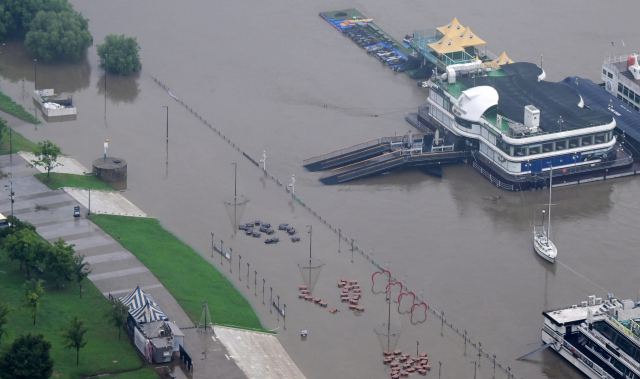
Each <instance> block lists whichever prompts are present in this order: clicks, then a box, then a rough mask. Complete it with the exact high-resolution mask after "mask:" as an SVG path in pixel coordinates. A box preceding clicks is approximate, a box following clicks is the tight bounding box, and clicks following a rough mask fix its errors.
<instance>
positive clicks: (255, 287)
mask: <svg viewBox="0 0 640 379" xmlns="http://www.w3.org/2000/svg"><path fill="white" fill-rule="evenodd" d="M253 295H254V296H255V297H258V271H257V270H256V271H254V272H253Z"/></svg>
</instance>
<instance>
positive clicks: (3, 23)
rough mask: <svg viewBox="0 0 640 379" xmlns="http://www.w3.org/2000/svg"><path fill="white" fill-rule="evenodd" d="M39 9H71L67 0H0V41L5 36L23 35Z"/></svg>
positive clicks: (61, 10)
mask: <svg viewBox="0 0 640 379" xmlns="http://www.w3.org/2000/svg"><path fill="white" fill-rule="evenodd" d="M40 11H44V12H56V13H58V12H63V11H73V6H72V5H71V4H69V2H68V1H67V0H2V1H0V41H3V40H4V38H5V36H6V37H8V36H18V37H24V36H25V34H27V31H28V29H29V24H30V23H31V21H32V20H33V19H34V18H35V17H36V14H37V13H38V12H40Z"/></svg>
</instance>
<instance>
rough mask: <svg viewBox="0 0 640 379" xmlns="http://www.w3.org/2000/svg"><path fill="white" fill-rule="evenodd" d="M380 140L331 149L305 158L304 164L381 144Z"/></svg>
mask: <svg viewBox="0 0 640 379" xmlns="http://www.w3.org/2000/svg"><path fill="white" fill-rule="evenodd" d="M383 138H384V137H383ZM380 140H381V138H376V139H372V140H369V141H366V142H362V143H359V144H357V145H353V146H349V147H345V148H344V149H340V150H335V151H331V152H329V153H325V154H322V155H317V156H315V157H311V158H308V159H305V160H304V161H303V166H306V165H309V164H312V163H316V162H318V161H322V160H325V159H329V158H333V157H336V156H338V155H342V154H346V153H350V152H353V151H356V150H360V149H364V148H366V147H370V146H375V145H379V144H380V143H381V141H380Z"/></svg>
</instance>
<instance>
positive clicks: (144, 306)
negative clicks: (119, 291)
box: [118, 286, 169, 323]
mask: <svg viewBox="0 0 640 379" xmlns="http://www.w3.org/2000/svg"><path fill="white" fill-rule="evenodd" d="M118 300H120V301H121V302H122V304H124V305H126V306H128V307H129V314H130V315H131V316H132V317H133V318H134V319H135V320H136V321H137V322H139V323H146V322H152V321H159V320H165V321H168V320H169V318H168V317H167V316H166V315H165V314H164V312H163V311H162V309H160V307H159V306H158V304H157V303H156V302H155V301H154V300H153V298H152V297H151V296H150V295H148V294H146V293H144V292H143V291H142V290H141V289H140V286H138V287H136V289H135V290H134V291H133V292H132V293H131V294H129V295H127V296H124V297H121V298H119V299H118Z"/></svg>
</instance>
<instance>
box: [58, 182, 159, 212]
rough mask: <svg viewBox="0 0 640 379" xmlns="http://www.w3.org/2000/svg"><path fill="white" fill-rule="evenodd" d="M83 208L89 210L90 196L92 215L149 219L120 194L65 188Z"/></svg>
mask: <svg viewBox="0 0 640 379" xmlns="http://www.w3.org/2000/svg"><path fill="white" fill-rule="evenodd" d="M63 190H64V191H65V192H66V193H68V194H69V195H71V197H73V198H74V199H75V200H76V201H77V202H79V203H80V204H82V206H83V207H85V208H89V195H90V196H91V213H94V214H108V215H119V216H131V217H147V214H146V213H144V212H143V211H142V210H140V208H138V207H136V206H135V205H133V203H132V202H130V201H129V200H127V199H126V198H125V197H124V196H122V194H121V193H120V192H115V191H97V190H93V191H91V194H89V191H88V190H84V189H78V188H67V187H65V188H63Z"/></svg>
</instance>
